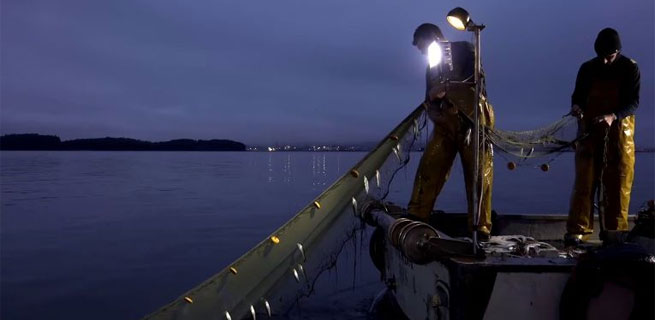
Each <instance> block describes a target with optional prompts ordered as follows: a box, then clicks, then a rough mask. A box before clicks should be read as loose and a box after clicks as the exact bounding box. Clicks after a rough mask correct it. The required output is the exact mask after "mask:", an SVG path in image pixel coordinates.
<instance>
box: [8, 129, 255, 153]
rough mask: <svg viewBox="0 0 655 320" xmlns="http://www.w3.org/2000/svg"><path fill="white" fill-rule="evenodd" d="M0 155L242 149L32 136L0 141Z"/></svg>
mask: <svg viewBox="0 0 655 320" xmlns="http://www.w3.org/2000/svg"><path fill="white" fill-rule="evenodd" d="M0 150H2V151H245V150H246V145H245V144H243V143H241V142H238V141H232V140H224V139H212V140H193V139H175V140H169V141H162V142H150V141H143V140H137V139H131V138H112V137H106V138H96V139H74V140H66V141H62V140H61V139H60V138H59V137H58V136H53V135H41V134H36V133H28V134H8V135H3V136H1V137H0Z"/></svg>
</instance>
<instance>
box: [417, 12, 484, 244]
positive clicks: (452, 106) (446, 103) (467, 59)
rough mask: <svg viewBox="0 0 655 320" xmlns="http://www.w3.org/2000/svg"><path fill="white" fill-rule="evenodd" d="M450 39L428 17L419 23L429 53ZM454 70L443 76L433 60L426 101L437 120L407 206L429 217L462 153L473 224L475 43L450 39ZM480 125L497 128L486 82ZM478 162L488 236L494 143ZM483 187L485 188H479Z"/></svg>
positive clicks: (481, 225) (481, 229) (423, 50)
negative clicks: (440, 76)
mask: <svg viewBox="0 0 655 320" xmlns="http://www.w3.org/2000/svg"><path fill="white" fill-rule="evenodd" d="M435 41H437V42H439V41H445V38H444V36H443V34H442V33H441V30H440V29H439V27H437V26H436V25H434V24H430V23H424V24H422V25H420V26H419V27H418V28H416V31H415V32H414V42H413V44H414V45H415V46H416V47H417V48H418V49H419V51H421V53H423V54H424V55H427V53H428V52H427V51H428V47H429V45H430V44H431V43H432V42H435ZM450 44H451V52H452V64H453V70H452V72H450V76H451V77H452V78H451V79H449V80H453V81H452V82H448V81H446V82H444V81H439V80H438V79H439V77H438V74H437V73H438V72H439V71H438V69H439V68H430V67H429V66H428V69H427V72H426V82H427V85H426V100H425V101H426V102H425V103H424V106H426V108H427V113H428V116H429V118H430V120H432V122H433V123H434V131H433V133H432V137H431V139H430V141H429V142H428V145H427V146H426V148H425V151H424V152H423V156H422V157H421V161H420V162H419V167H418V170H417V172H416V178H415V179H414V188H413V191H412V196H411V199H410V202H409V205H408V212H409V213H410V214H411V215H413V216H415V217H417V218H419V219H420V220H423V221H428V220H429V217H430V214H431V212H432V209H433V207H434V204H435V201H436V199H437V196H438V195H439V193H440V192H441V189H442V187H443V186H444V184H445V182H446V180H447V179H448V176H449V174H450V169H451V167H452V165H453V161H454V160H455V156H456V155H457V153H459V155H460V158H461V161H462V167H463V170H464V180H465V183H466V198H467V200H468V201H467V202H468V212H469V227H470V229H471V230H472V229H473V228H474V226H473V224H472V222H473V219H472V212H473V206H474V204H473V199H472V195H473V177H474V175H475V174H474V172H475V166H476V164H475V159H474V152H473V151H474V147H473V138H472V137H471V131H472V130H471V129H472V127H473V123H472V121H471V119H472V118H473V113H474V112H475V109H474V105H475V99H474V98H475V86H473V85H472V83H473V81H472V80H473V72H474V63H475V60H474V58H475V52H474V47H473V45H472V44H471V43H469V42H465V41H459V42H451V43H450ZM479 108H480V125H481V126H487V127H490V128H493V126H494V113H493V109H492V107H491V105H490V104H489V103H487V100H486V94H485V92H484V88H483V90H482V92H481V95H480V105H479ZM480 149H481V150H480V157H479V163H478V166H479V168H480V170H479V174H478V186H477V187H478V190H477V192H478V194H480V192H481V193H482V197H481V199H479V200H480V201H481V209H480V219H479V224H478V227H477V231H478V235H479V236H480V239H483V240H484V239H488V237H489V234H490V232H491V185H492V180H493V156H492V154H493V151H492V146H491V144H490V143H488V142H487V143H485V147H483V148H480ZM480 189H481V190H480Z"/></svg>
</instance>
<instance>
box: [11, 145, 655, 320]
mask: <svg viewBox="0 0 655 320" xmlns="http://www.w3.org/2000/svg"><path fill="white" fill-rule="evenodd" d="M364 155H365V154H364V153H218V152H207V153H203V152H2V153H0V169H1V170H0V173H1V175H0V179H1V180H0V186H1V191H2V193H1V207H0V210H1V211H0V214H1V216H0V218H1V220H0V226H1V233H2V238H1V251H0V258H1V259H0V260H1V270H0V272H1V288H0V289H1V290H0V295H1V297H0V298H1V299H0V303H1V304H0V316H1V317H2V319H43V318H48V319H90V318H92V319H131V318H139V317H141V316H143V315H145V314H147V313H149V312H152V311H154V310H156V309H157V308H158V307H160V306H161V305H163V304H165V303H167V302H169V301H170V300H172V299H174V298H176V297H177V296H179V295H180V294H181V293H183V292H184V291H186V290H187V289H189V288H191V287H193V286H195V285H197V284H198V283H200V282H201V281H202V280H204V279H206V278H208V277H209V276H211V275H212V274H214V273H216V272H218V271H219V270H221V269H222V268H223V267H224V266H225V265H227V264H228V263H229V262H231V261H233V260H234V259H236V258H238V257H239V256H240V255H241V254H242V253H243V252H245V251H246V250H248V249H249V248H251V247H252V246H254V245H255V244H256V243H258V242H259V241H260V240H261V239H262V238H263V237H266V236H267V235H268V234H269V233H270V232H272V231H273V230H275V229H276V228H277V227H278V226H279V225H281V224H282V223H284V222H285V221H286V220H287V219H289V218H290V217H291V216H292V215H294V214H295V213H296V212H297V211H298V210H299V209H301V208H302V207H303V206H304V205H306V204H307V203H308V202H309V201H310V200H311V199H313V198H314V197H315V196H316V195H318V194H319V193H320V192H321V191H322V190H323V189H325V188H326V187H327V186H329V185H330V184H331V183H332V182H333V181H334V180H335V179H337V178H338V177H339V176H341V175H342V174H343V173H344V172H346V170H348V169H349V168H350V167H351V166H352V165H354V164H355V163H356V162H357V161H359V160H360V159H361V158H362V157H363V156H364ZM419 156H420V154H413V161H412V162H411V164H410V166H409V167H408V168H407V169H406V170H404V171H401V172H400V174H399V175H398V178H397V179H396V180H395V182H394V185H393V192H392V193H391V195H390V199H391V200H393V201H396V202H398V203H400V204H402V205H405V204H406V202H407V199H408V198H409V193H410V191H411V190H410V189H411V184H412V181H413V177H414V172H415V168H416V163H417V159H418V157H419ZM654 160H655V158H654V154H652V153H648V154H645V153H641V154H638V155H637V165H636V173H637V174H636V178H635V185H634V188H633V196H632V206H631V207H632V210H631V211H632V212H634V211H635V210H636V209H637V208H638V206H639V205H640V204H641V203H643V202H644V201H646V200H647V199H650V198H653V197H654V195H655V186H654V180H655V179H654V174H655V173H654V168H653V167H654ZM496 168H497V169H496V178H495V183H494V194H493V201H494V208H495V209H496V210H497V211H499V212H500V213H565V212H566V211H567V208H568V199H569V194H570V191H571V188H572V182H573V160H572V154H564V155H563V156H562V157H560V158H559V159H558V160H557V161H555V162H554V163H552V164H551V170H550V171H549V172H542V171H540V170H538V169H535V168H521V169H520V170H515V171H508V170H507V169H506V168H505V163H504V162H502V161H500V160H499V161H498V162H497V163H496ZM464 199H465V195H464V192H463V183H462V176H461V168H460V167H459V166H456V167H455V169H454V170H453V172H452V175H451V180H450V181H449V183H447V185H446V187H445V189H444V191H443V192H442V195H441V197H440V199H439V201H438V205H437V207H438V208H439V209H444V210H446V211H463V209H464V208H465V202H464ZM356 255H357V257H351V258H352V259H355V260H359V261H357V265H356V266H355V267H354V268H349V269H348V270H340V271H339V272H337V273H331V274H327V275H326V277H328V278H329V277H334V278H335V279H337V280H338V281H337V282H339V283H341V282H342V283H344V284H343V285H342V286H340V285H337V286H336V287H334V288H331V289H330V290H332V291H330V292H328V293H326V294H324V295H323V297H327V298H325V300H324V301H318V302H317V301H314V302H309V303H308V305H307V306H306V307H305V309H306V312H305V316H304V317H305V318H312V316H311V315H313V314H314V315H315V314H331V315H332V316H334V317H337V318H354V317H362V315H363V314H364V313H365V310H366V309H367V308H368V304H369V303H370V301H371V299H372V297H373V296H374V295H375V294H376V293H377V291H378V290H379V289H380V287H381V286H380V284H379V283H378V282H377V274H376V272H375V271H374V270H373V269H372V268H373V267H372V266H371V265H370V263H369V262H368V257H367V253H366V252H365V253H364V254H361V252H360V253H358V254H357V253H356ZM353 277H356V279H355V280H356V281H355V285H354V286H355V289H352V288H353V279H352V278H353Z"/></svg>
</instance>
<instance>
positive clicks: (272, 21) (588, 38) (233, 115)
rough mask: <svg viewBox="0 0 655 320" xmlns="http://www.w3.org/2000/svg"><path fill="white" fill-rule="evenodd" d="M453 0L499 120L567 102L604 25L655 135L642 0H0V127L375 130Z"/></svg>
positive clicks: (403, 102) (645, 138)
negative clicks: (612, 32)
mask: <svg viewBox="0 0 655 320" xmlns="http://www.w3.org/2000/svg"><path fill="white" fill-rule="evenodd" d="M456 6H462V7H464V8H466V9H467V10H468V11H469V12H471V14H472V16H473V18H474V20H475V21H476V22H479V23H484V24H485V25H487V28H486V29H485V30H484V31H483V34H482V50H483V55H482V59H483V60H482V63H483V67H484V68H485V71H486V73H487V91H488V93H489V98H490V100H491V102H492V103H493V104H494V108H495V110H496V117H497V126H498V127H499V128H502V129H514V130H521V129H531V128H534V127H537V126H541V125H544V124H547V123H550V122H552V121H555V120H557V119H558V118H559V117H561V115H563V114H564V113H566V112H568V109H569V106H570V95H571V92H572V90H573V85H574V81H575V76H576V74H577V71H578V68H579V66H580V64H581V63H582V62H583V61H586V60H587V59H590V58H592V57H593V56H594V51H593V42H594V39H595V37H596V34H597V33H598V31H600V30H601V29H602V28H604V27H608V26H609V27H613V28H615V29H617V30H618V31H619V33H620V35H621V37H622V42H623V52H624V53H625V55H627V56H629V57H631V58H633V59H635V60H637V62H638V64H639V67H640V69H641V77H642V78H641V79H642V83H641V104H640V107H639V109H638V111H637V135H636V141H637V145H638V146H642V147H645V146H655V131H654V129H653V128H654V126H653V122H655V116H654V112H653V102H654V93H653V87H654V83H655V82H654V81H655V80H654V69H655V67H654V60H655V59H654V53H653V50H654V39H655V35H654V29H655V28H654V23H653V21H654V12H655V8H654V4H653V1H652V0H626V1H616V0H584V1H582V0H576V1H570V0H569V1H565V0H553V1H537V0H533V1H507V0H502V1H501V0H495V1H489V0H484V1H445V0H431V1H417V0H414V1H398V0H383V1H352V0H329V1H306V0H293V1H292V0H278V1H264V0H251V1H238V0H194V1H181V0H178V1H171V0H111V1H88V0H2V2H1V8H0V12H1V15H2V17H1V18H2V19H1V39H0V40H1V50H2V51H1V68H0V75H1V79H0V80H1V101H0V102H1V104H0V131H1V133H3V134H6V133H26V132H36V133H43V134H55V135H59V136H60V137H61V138H63V139H71V138H83V137H84V138H88V137H104V136H114V137H118V136H123V137H131V138H137V139H145V140H167V139H173V138H193V139H209V138H227V139H234V140H238V141H242V142H244V143H246V144H269V143H303V142H336V143H356V142H362V141H377V140H379V139H380V138H382V137H383V136H384V135H385V134H386V133H387V132H388V131H389V130H390V129H391V128H393V127H394V126H395V125H396V124H397V123H398V122H399V121H400V120H401V119H402V118H404V117H405V116H406V115H407V114H408V113H409V112H410V111H411V110H413V108H414V107H416V106H417V105H418V104H419V103H420V101H421V99H422V97H423V94H424V90H425V88H424V85H425V84H424V72H425V64H426V61H425V60H424V58H423V57H422V56H421V55H420V53H419V52H418V51H417V50H416V49H415V48H413V47H412V46H411V40H412V39H411V37H412V33H413V31H414V29H415V27H416V26H418V25H419V24H420V23H423V22H433V23H436V24H438V25H439V26H440V27H441V28H442V30H443V31H444V33H445V35H446V37H448V38H449V39H451V40H472V37H471V35H470V34H469V33H465V32H460V31H456V30H454V29H452V28H451V27H450V26H449V25H448V24H447V22H446V19H445V15H446V13H447V12H448V11H449V10H450V9H452V8H454V7H456Z"/></svg>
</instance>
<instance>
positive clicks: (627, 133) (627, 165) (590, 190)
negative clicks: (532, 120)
mask: <svg viewBox="0 0 655 320" xmlns="http://www.w3.org/2000/svg"><path fill="white" fill-rule="evenodd" d="M618 88H619V85H618V83H617V82H616V81H598V80H597V81H594V83H593V85H592V88H591V90H590V94H589V98H588V100H587V102H588V104H587V110H585V113H584V118H583V119H582V120H580V121H579V123H578V125H579V132H581V133H582V132H586V133H588V136H587V137H586V138H584V139H582V140H580V141H578V142H577V143H576V150H575V185H574V187H573V193H572V195H571V206H570V211H569V219H568V223H567V232H568V233H569V234H574V235H576V234H577V235H585V234H590V233H592V232H593V226H594V224H593V221H594V220H593V215H594V206H593V203H594V198H595V195H596V191H597V188H598V187H599V184H600V183H601V181H600V174H601V170H602V176H603V178H602V183H603V186H604V188H605V192H604V193H605V194H604V197H605V201H604V204H605V219H604V222H605V227H606V228H607V230H627V229H628V208H629V206H630V192H631V190H632V181H633V179H634V164H635V143H634V129H635V118H634V115H631V116H628V117H626V118H623V119H620V120H616V121H614V122H613V123H612V126H611V127H609V133H608V138H609V141H608V144H607V152H605V150H604V148H605V141H604V138H605V133H606V130H607V124H605V123H595V121H593V119H594V118H595V117H596V116H599V115H603V114H609V113H612V112H613V108H615V107H616V106H618V103H619V92H618Z"/></svg>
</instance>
